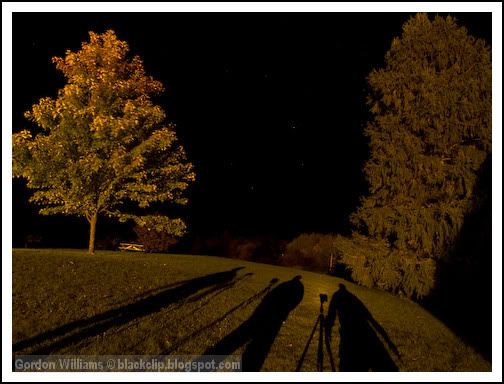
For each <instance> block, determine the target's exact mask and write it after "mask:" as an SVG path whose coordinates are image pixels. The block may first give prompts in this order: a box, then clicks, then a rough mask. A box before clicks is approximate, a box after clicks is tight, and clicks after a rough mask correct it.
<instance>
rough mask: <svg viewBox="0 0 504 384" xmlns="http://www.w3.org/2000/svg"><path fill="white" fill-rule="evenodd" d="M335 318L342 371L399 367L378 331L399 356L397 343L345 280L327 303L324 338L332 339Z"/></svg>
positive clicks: (388, 369)
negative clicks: (351, 291) (350, 290)
mask: <svg viewBox="0 0 504 384" xmlns="http://www.w3.org/2000/svg"><path fill="white" fill-rule="evenodd" d="M336 318H339V324H340V329H339V332H340V344H339V361H340V362H339V370H340V371H341V372H368V371H374V372H394V371H398V370H399V369H398V367H397V365H396V364H395V363H394V361H393V360H392V358H391V357H390V355H389V352H388V351H387V349H386V348H385V346H384V345H383V343H382V342H381V341H380V339H379V337H378V335H380V336H381V337H382V338H383V340H384V341H385V343H386V344H387V345H388V347H389V349H390V350H391V351H392V352H394V354H396V355H397V356H398V357H399V352H398V350H397V348H396V346H395V345H394V343H393V342H392V341H391V340H390V338H389V336H388V334H387V332H386V331H385V329H383V327H382V326H381V325H380V324H379V323H378V322H377V321H376V320H375V319H374V317H373V316H372V315H371V313H370V312H369V310H368V309H367V308H366V306H365V305H364V304H363V303H362V302H361V301H360V300H359V299H358V298H357V297H356V296H354V295H353V294H351V293H350V292H348V290H347V288H346V287H345V285H344V284H340V285H339V290H338V291H336V292H335V293H334V294H333V296H332V298H331V302H330V303H329V310H328V312H327V319H326V327H325V332H326V339H327V340H331V335H332V328H333V326H334V324H335V321H336Z"/></svg>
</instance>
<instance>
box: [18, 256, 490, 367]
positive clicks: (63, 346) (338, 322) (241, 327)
mask: <svg viewBox="0 0 504 384" xmlns="http://www.w3.org/2000/svg"><path fill="white" fill-rule="evenodd" d="M296 276H300V278H299V277H297V278H296ZM340 284H343V285H344V286H341V285H340ZM336 292H337V293H336ZM321 293H322V294H327V295H328V302H327V303H325V304H324V311H325V313H327V312H328V310H329V309H330V313H331V314H333V315H334V314H336V315H337V316H336V317H335V316H331V315H328V317H327V321H326V322H329V323H331V324H333V326H332V332H331V334H330V335H329V336H330V338H329V340H330V343H329V348H330V350H331V353H332V356H333V360H334V366H335V368H336V370H338V371H339V370H352V369H354V370H366V371H367V370H368V369H371V370H394V369H398V370H400V371H489V370H491V365H490V363H488V362H487V361H486V360H485V359H483V358H482V357H481V356H480V355H478V354H477V353H476V352H474V350H473V349H471V348H470V347H469V346H466V345H465V344H464V343H463V342H462V341H461V340H460V339H459V338H457V336H455V335H454V334H453V333H452V332H451V331H450V330H449V329H448V328H447V327H446V326H444V325H443V323H441V322H440V321H439V320H437V319H436V318H435V317H434V316H433V315H431V314H430V313H429V312H427V311H426V310H424V309H423V308H422V307H421V306H419V305H417V304H415V303H413V302H411V301H409V300H406V299H402V298H397V297H394V296H391V295H389V294H387V293H385V292H382V291H379V290H373V289H368V288H363V287H359V286H357V285H354V284H352V283H349V282H347V281H344V280H341V279H338V278H336V277H331V276H327V275H322V274H317V273H312V272H306V271H300V270H296V269H291V268H284V267H278V266H272V265H265V264H258V263H251V262H245V261H241V260H235V259H226V258H219V257H211V256H192V255H172V254H145V253H128V252H112V251H98V252H97V253H96V255H95V256H89V255H87V254H86V252H85V251H84V250H62V249H15V250H13V319H12V320H13V351H14V353H15V354H82V355H105V354H107V355H120V354H148V355H157V354H181V355H197V354H202V353H207V354H216V355H219V354H231V353H232V354H243V363H244V367H245V368H248V369H251V370H256V369H261V370H264V371H294V370H296V368H297V366H298V365H300V362H301V360H302V365H301V367H300V369H301V370H302V371H316V370H317V361H318V358H317V343H318V338H319V333H318V332H315V335H314V337H313V339H312V341H311V343H310V344H309V346H308V348H307V349H306V353H305V355H304V359H301V357H302V356H303V352H304V351H305V347H306V345H307V342H308V339H309V337H310V334H311V332H312V329H313V327H314V324H315V321H316V320H317V316H318V315H319V308H320V298H319V295H320V294H321ZM335 293H336V294H335ZM323 352H324V360H323V369H324V370H331V364H330V356H329V354H328V352H327V349H324V350H323Z"/></svg>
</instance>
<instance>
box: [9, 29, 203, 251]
mask: <svg viewBox="0 0 504 384" xmlns="http://www.w3.org/2000/svg"><path fill="white" fill-rule="evenodd" d="M89 35H90V41H89V42H86V43H83V44H82V47H81V49H80V50H79V51H77V52H71V51H67V52H66V55H65V57H64V58H60V57H55V58H53V62H54V63H55V64H56V68H57V69H58V70H60V71H61V72H63V74H64V76H65V79H66V85H65V86H64V88H63V89H61V90H59V92H58V95H57V97H56V98H50V97H47V98H42V99H41V100H40V101H39V103H38V104H35V105H33V107H32V109H31V110H30V111H28V112H26V114H25V116H26V117H27V118H28V119H29V120H31V121H32V122H34V123H36V124H37V125H38V126H39V127H40V128H41V129H40V130H39V131H38V133H37V134H34V135H33V134H32V133H31V132H30V131H28V130H23V131H21V132H19V133H16V134H14V135H13V175H14V177H23V178H25V179H26V180H27V186H28V188H31V189H35V190H36V191H35V192H34V194H33V195H32V197H31V198H30V201H31V202H33V203H36V204H39V205H41V206H42V208H41V209H40V213H41V214H43V215H52V214H64V215H76V216H81V217H85V218H86V219H87V220H88V222H89V224H90V239H89V253H90V254H93V253H94V238H95V231H96V223H97V219H98V216H99V215H107V216H109V217H113V218H117V219H118V220H120V221H121V222H124V221H127V220H134V221H135V222H136V223H137V224H139V225H141V226H146V227H149V228H152V229H155V230H157V231H168V232H169V233H172V234H174V235H181V234H182V233H183V232H184V231H185V224H184V222H183V221H182V220H181V219H179V218H168V217H166V216H159V215H149V214H145V215H137V214H133V213H131V212H127V210H125V209H121V208H124V206H125V205H126V206H128V207H130V206H131V204H134V205H137V206H138V207H139V208H147V207H149V205H151V204H153V203H162V202H171V203H175V204H182V205H183V204H186V203H187V198H186V197H184V191H185V190H186V189H187V188H188V186H189V185H190V183H191V182H192V181H194V178H195V175H194V173H193V166H192V164H191V163H190V162H188V161H187V159H186V155H185V152H184V149H183V148H182V147H181V146H180V145H179V144H178V143H177V139H176V135H175V131H174V125H173V124H166V123H165V113H164V112H163V110H162V109H161V108H160V107H159V106H157V105H155V104H154V103H153V101H152V99H151V97H152V96H155V95H158V94H160V93H161V92H162V91H163V86H162V84H161V83H160V82H159V81H156V80H154V79H153V78H152V77H150V76H147V75H146V74H145V71H144V67H143V63H142V60H141V59H140V58H139V57H138V56H134V57H130V56H129V54H128V53H129V48H128V45H127V43H126V42H124V41H121V40H118V39H117V37H116V35H115V33H114V32H113V31H107V32H106V33H104V34H96V33H93V32H90V33H89ZM144 211H145V210H144Z"/></svg>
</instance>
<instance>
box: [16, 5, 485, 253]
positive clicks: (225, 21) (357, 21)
mask: <svg viewBox="0 0 504 384" xmlns="http://www.w3.org/2000/svg"><path fill="white" fill-rule="evenodd" d="M411 15H412V14H404V13H369V14H366V13H271V14H268V13H222V14H219V13H122V14H112V13H107V14H105V13H103V14H98V13H72V14H69V13H57V14H44V13H33V14H30V13H22V14H21V13H15V14H14V15H13V88H14V94H13V122H14V130H15V131H16V130H19V129H22V128H26V127H29V125H28V123H27V122H26V121H25V120H24V118H23V112H24V111H25V110H27V109H29V108H30V106H31V104H33V103H35V102H37V100H38V99H39V98H40V97H44V96H55V95H56V92H57V89H59V88H61V87H62V86H63V85H64V83H63V77H62V75H61V74H60V73H58V72H57V71H56V70H55V69H54V66H53V64H51V57H52V56H56V55H57V56H62V55H63V54H64V52H65V50H66V49H71V50H77V49H78V48H79V47H80V44H81V42H82V41H85V40H87V39H88V35H87V32H88V31H90V30H93V31H96V32H103V31H105V30H107V29H113V30H115V31H116V33H117V35H118V36H119V38H120V39H122V40H126V41H127V42H128V43H129V45H130V48H131V51H132V52H133V53H134V54H138V55H140V56H141V57H142V58H143V60H144V63H145V67H146V70H147V72H148V73H149V74H151V75H153V76H154V77H155V78H157V79H159V80H161V81H162V83H163V84H164V85H165V87H166V93H165V95H164V96H162V97H160V98H159V99H158V100H157V102H158V103H159V104H160V105H161V106H162V107H163V108H164V109H165V111H166V112H167V115H168V119H169V120H170V121H172V122H175V123H176V124H177V133H178V136H179V138H180V140H181V142H182V144H183V145H184V147H185V148H186V149H187V152H188V154H189V157H190V159H191V160H192V161H193V163H194V164H195V167H196V172H197V179H198V181H197V183H196V184H195V185H194V187H193V188H192V191H191V195H190V196H191V203H190V206H189V207H188V208H187V209H186V210H185V211H184V212H183V214H184V216H186V217H187V219H188V220H187V221H188V224H189V226H190V229H191V230H192V231H193V233H198V232H213V231H221V230H224V229H229V230H231V231H232V232H234V233H236V234H241V235H256V234H261V235H275V236H280V237H291V236H293V235H295V234H298V233H301V232H312V231H321V232H338V231H345V230H347V229H348V226H347V218H348V215H349V213H351V212H352V211H353V210H354V209H355V207H356V204H357V203H358V199H359V196H360V195H361V194H362V193H363V192H365V190H366V185H365V182H364V180H363V177H362V172H361V168H362V165H363V163H364V161H365V160H366V158H367V157H368V152H367V145H366V141H365V139H364V138H363V136H362V128H363V126H364V124H365V122H366V121H367V119H368V114H367V108H366V106H365V96H366V76H367V74H368V73H369V72H370V71H371V69H372V68H376V67H378V66H380V65H382V64H383V58H384V55H385V53H386V51H387V50H388V48H389V47H390V44H391V41H392V38H393V37H394V36H399V35H400V33H401V26H402V24H403V23H404V22H405V21H406V20H407V19H408V18H409V17H410V16H411ZM453 15H455V16H456V18H457V19H458V20H459V22H460V24H462V25H464V26H466V27H467V28H468V30H469V33H470V34H472V35H474V36H477V37H482V38H485V40H487V41H488V42H489V43H490V42H491V14H490V13H471V14H467V13H465V14H464V13H453ZM27 196H28V195H27V192H26V190H25V188H24V187H23V183H22V182H18V181H16V182H14V197H13V199H14V201H13V204H14V206H13V221H14V222H13V236H14V239H13V240H14V246H19V245H21V244H22V239H23V237H24V236H25V235H26V234H27V233H40V234H43V235H44V236H47V235H49V234H51V235H50V236H52V238H53V240H54V239H60V240H61V241H62V243H61V244H59V245H66V243H65V242H64V241H63V239H66V240H69V241H70V240H71V241H74V239H79V241H81V243H79V244H73V245H74V246H77V245H83V246H85V244H86V241H87V238H86V235H85V234H83V233H82V232H81V231H82V230H83V229H86V228H87V227H86V223H85V222H84V220H83V219H82V221H79V220H75V219H71V218H58V217H53V218H47V217H44V218H42V217H38V216H37V215H36V214H35V210H34V209H33V208H32V207H30V206H28V205H27V203H26V199H27ZM112 230H113V227H112V226H110V225H109V224H102V226H101V227H100V223H99V227H98V236H99V237H100V236H105V235H106V232H107V231H112ZM86 231H87V229H86ZM55 233H57V235H55ZM55 241H56V240H55ZM68 245H70V244H68Z"/></svg>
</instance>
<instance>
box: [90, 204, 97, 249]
mask: <svg viewBox="0 0 504 384" xmlns="http://www.w3.org/2000/svg"><path fill="white" fill-rule="evenodd" d="M97 219H98V213H95V214H93V216H91V219H89V225H90V230H89V254H90V255H94V246H95V234H96V221H97Z"/></svg>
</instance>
